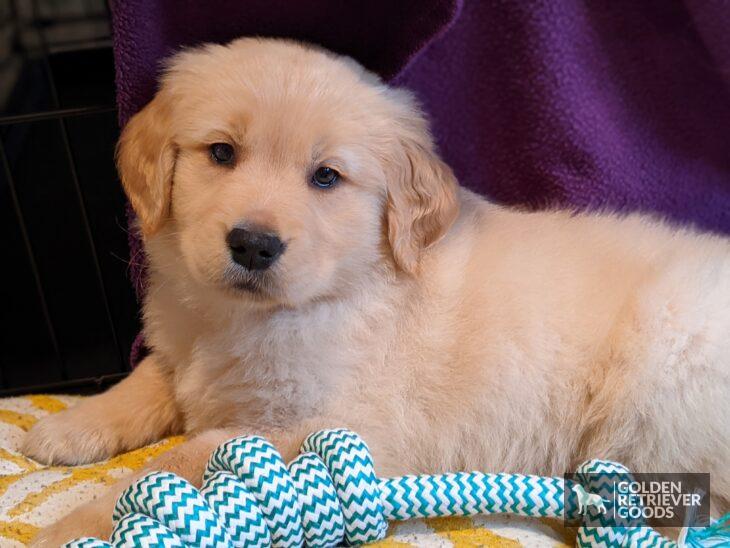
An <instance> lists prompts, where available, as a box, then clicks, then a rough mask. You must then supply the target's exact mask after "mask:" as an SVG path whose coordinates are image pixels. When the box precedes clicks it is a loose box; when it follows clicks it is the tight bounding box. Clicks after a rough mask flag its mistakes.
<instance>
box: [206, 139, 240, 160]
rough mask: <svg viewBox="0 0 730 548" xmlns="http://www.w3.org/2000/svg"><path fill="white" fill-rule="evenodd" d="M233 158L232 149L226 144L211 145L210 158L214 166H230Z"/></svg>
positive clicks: (233, 152)
mask: <svg viewBox="0 0 730 548" xmlns="http://www.w3.org/2000/svg"><path fill="white" fill-rule="evenodd" d="M234 156H235V151H234V150H233V147H232V146H231V145H229V144H228V143H213V144H212V145H210V157H211V158H213V161H214V162H215V163H216V164H224V165H228V164H232V163H233V160H234Z"/></svg>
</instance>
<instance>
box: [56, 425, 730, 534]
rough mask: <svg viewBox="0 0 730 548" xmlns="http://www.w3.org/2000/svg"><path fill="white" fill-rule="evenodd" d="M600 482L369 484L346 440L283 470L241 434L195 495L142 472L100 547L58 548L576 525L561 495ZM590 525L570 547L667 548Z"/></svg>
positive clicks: (365, 455)
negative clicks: (398, 529)
mask: <svg viewBox="0 0 730 548" xmlns="http://www.w3.org/2000/svg"><path fill="white" fill-rule="evenodd" d="M604 472H619V473H628V470H626V468H624V467H623V466H621V465H620V464H616V463H612V462H608V461H599V460H592V461H588V462H586V463H584V464H583V465H581V467H580V469H579V471H578V474H577V477H578V479H579V482H572V481H566V480H564V479H563V478H557V477H540V476H526V475H521V474H483V473H481V472H468V473H467V472H458V473H452V474H439V475H408V476H401V477H396V478H377V477H376V476H375V471H374V467H373V461H372V458H371V457H370V452H369V450H368V447H367V445H366V444H365V442H364V441H363V440H362V439H361V438H360V437H359V436H357V434H354V433H353V432H350V431H348V430H344V429H338V430H322V431H320V432H316V433H314V434H312V435H310V436H309V437H308V438H307V439H306V440H305V442H304V444H303V445H302V448H301V454H300V455H299V456H298V457H297V458H295V459H294V460H293V461H292V462H291V463H289V466H288V467H287V466H286V465H285V464H284V461H283V460H282V458H281V456H280V455H279V453H278V452H277V451H276V449H275V448H274V447H273V445H271V444H270V443H269V442H268V441H266V440H265V439H264V438H261V437H259V436H247V437H241V438H235V439H232V440H229V441H227V442H226V443H224V444H223V445H221V446H220V447H218V448H217V449H216V450H215V452H214V453H213V455H212V456H211V458H210V461H209V462H208V466H207V468H206V470H205V474H204V476H203V487H202V488H201V489H200V491H198V490H197V489H195V487H193V486H192V485H191V484H190V483H188V482H187V481H186V480H184V479H182V478H180V477H178V476H176V475H174V474H170V473H166V472H153V473H150V474H147V475H146V476H144V477H142V478H141V479H139V480H138V481H137V482H135V483H134V484H132V485H131V486H130V487H129V488H127V489H126V491H124V493H123V494H122V495H121V496H120V497H119V499H118V501H117V504H116V507H115V509H114V515H113V519H114V523H115V526H114V531H113V533H112V536H111V539H110V541H109V542H106V541H101V540H98V539H92V538H81V539H78V540H75V541H71V542H69V543H67V544H66V545H65V547H66V548H105V547H111V546H113V547H131V546H144V547H153V546H154V547H157V546H160V547H165V548H172V547H181V548H186V547H216V548H230V547H243V546H245V547H247V548H248V547H261V548H264V547H269V546H274V547H276V548H293V547H300V546H309V547H317V548H319V547H327V546H338V545H342V544H344V543H346V544H350V545H354V544H365V543H369V542H373V541H377V540H380V539H382V538H383V537H385V533H386V530H387V522H388V521H389V520H406V519H412V518H430V517H442V516H473V515H476V514H501V513H510V514H516V515H520V516H530V517H553V518H568V519H575V520H578V519H580V513H579V512H578V510H579V508H578V504H576V500H577V496H568V497H566V496H565V495H566V489H571V490H574V491H576V495H577V494H578V493H579V492H580V493H582V494H587V495H588V496H596V495H590V494H589V493H588V491H592V490H594V489H596V488H598V490H600V488H601V486H600V485H592V484H591V482H595V481H596V480H595V476H594V475H592V474H595V473H604ZM576 485H580V487H576ZM581 490H582V491H581ZM568 494H570V492H569V493H568ZM566 499H567V500H568V501H569V507H568V508H566V505H565V502H566ZM593 517H594V518H595V516H593ZM600 519H601V518H600V517H599V522H595V521H593V522H592V526H590V527H589V526H586V524H585V523H586V522H584V525H583V526H581V527H580V529H579V531H578V537H577V546H579V547H584V548H589V547H591V548H594V547H598V546H627V547H628V546H630V547H641V546H647V547H649V546H651V547H655V546H657V547H662V548H664V547H666V548H674V547H677V546H679V545H678V544H677V543H675V542H673V541H670V540H668V539H666V538H664V537H662V536H661V535H659V533H657V532H656V531H655V530H654V529H652V528H650V527H623V528H622V527H611V526H610V525H611V524H610V523H607V522H603V521H600ZM728 522H730V515H729V516H726V517H725V518H723V520H722V523H721V524H720V525H719V527H717V526H714V527H715V529H713V530H712V532H711V533H708V532H707V531H704V530H700V531H704V532H702V533H698V534H695V535H694V536H692V534H688V535H687V538H686V539H685V542H684V544H683V545H684V546H720V545H723V544H724V545H727V544H725V543H730V535H729V534H728V533H729V532H728V529H727V525H728ZM596 525H598V526H596ZM708 529H712V528H708Z"/></svg>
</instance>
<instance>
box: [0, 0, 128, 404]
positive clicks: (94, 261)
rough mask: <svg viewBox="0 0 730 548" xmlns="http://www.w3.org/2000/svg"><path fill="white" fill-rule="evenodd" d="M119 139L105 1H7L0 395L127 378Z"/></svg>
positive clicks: (2, 47) (2, 46)
mask: <svg viewBox="0 0 730 548" xmlns="http://www.w3.org/2000/svg"><path fill="white" fill-rule="evenodd" d="M118 134H119V127H118V124H117V114H116V109H115V106H114V66H113V58H112V50H111V39H110V26H109V12H108V7H107V5H106V4H105V2H104V1H103V0H0V223H1V227H2V231H1V232H0V234H2V236H1V237H2V241H3V245H2V258H0V265H2V293H1V294H2V298H1V301H0V304H1V305H2V309H3V311H2V318H3V326H2V342H1V344H0V396H3V395H10V394H13V393H20V392H32V391H69V392H79V391H88V390H90V389H91V390H93V389H94V388H98V387H99V386H101V385H104V384H106V383H108V382H113V381H114V380H116V379H118V378H119V377H121V376H122V375H124V374H125V373H126V372H127V371H128V370H129V350H130V347H131V344H132V341H133V339H134V337H135V335H136V333H137V330H138V329H139V319H138V308H137V304H136V300H135V297H134V292H133V290H132V288H131V285H130V283H129V279H128V266H129V252H128V248H127V233H126V218H125V199H124V195H123V193H122V190H121V186H120V185H119V182H118V179H117V174H116V170H115V167H114V145H115V143H116V140H117V137H118ZM100 377H101V379H100Z"/></svg>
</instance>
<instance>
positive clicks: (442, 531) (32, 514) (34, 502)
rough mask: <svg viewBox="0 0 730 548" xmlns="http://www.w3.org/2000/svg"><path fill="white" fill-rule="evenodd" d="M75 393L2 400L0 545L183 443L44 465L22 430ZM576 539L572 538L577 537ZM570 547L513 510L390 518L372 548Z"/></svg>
mask: <svg viewBox="0 0 730 548" xmlns="http://www.w3.org/2000/svg"><path fill="white" fill-rule="evenodd" d="M76 399H77V398H76V397H73V396H25V397H21V398H6V399H0V547H3V548H5V547H8V548H10V547H17V546H25V544H26V543H28V542H29V541H30V540H31V539H32V538H33V536H34V535H35V534H36V532H37V531H38V530H39V529H41V528H43V527H45V526H47V525H50V524H52V523H53V522H54V521H56V520H57V519H58V518H60V517H61V516H63V515H64V514H66V513H68V512H69V511H71V510H72V509H73V508H75V507H76V506H78V505H79V504H81V503H83V502H85V501H88V500H91V499H93V498H95V497H96V496H98V495H99V494H100V493H101V492H102V491H104V490H105V489H106V488H107V487H108V486H109V485H110V484H112V483H114V482H115V481H116V480H117V479H118V478H120V477H121V476H124V475H126V474H128V473H129V472H131V471H132V470H137V469H139V468H141V467H142V466H144V464H145V463H146V462H147V461H149V460H150V459H152V458H153V457H155V456H157V455H159V454H161V453H163V452H165V451H167V450H168V449H170V448H171V447H174V446H175V445H177V444H178V443H180V442H181V441H182V438H180V437H176V438H170V439H167V440H164V441H162V442H160V443H156V444H154V445H151V446H149V447H144V448H142V449H137V450H136V451H131V452H129V453H124V454H122V455H119V456H117V457H114V458H112V459H110V460H108V461H105V462H100V463H96V464H91V465H87V466H73V467H67V466H43V465H41V464H38V463H37V462H34V461H32V460H30V459H28V458H26V457H24V456H22V455H21V454H20V453H18V451H17V449H18V447H19V446H20V442H21V439H22V437H23V434H24V432H25V431H26V430H27V429H28V428H30V427H31V426H32V425H33V423H35V422H36V421H37V420H38V419H40V418H41V417H43V416H45V415H47V414H49V413H56V412H58V411H61V410H63V409H65V408H66V407H67V406H69V405H72V404H73V402H74V401H75V400H76ZM573 538H574V537H573ZM567 545H572V538H571V536H570V533H568V532H566V531H565V530H563V529H562V528H561V527H560V524H559V523H557V522H550V521H547V520H545V521H540V520H534V519H521V518H516V517H514V516H489V517H486V516H485V517H477V518H439V519H429V520H412V521H409V522H405V523H399V524H392V525H391V527H390V529H389V531H388V537H387V538H386V540H384V541H382V542H380V543H378V544H377V545H374V546H379V547H383V548H387V547H390V546H425V547H437V546H438V547H448V546H455V547H472V546H473V547H476V546H486V547H500V548H502V547H514V546H529V547H532V546H535V547H543V546H550V547H557V546H567Z"/></svg>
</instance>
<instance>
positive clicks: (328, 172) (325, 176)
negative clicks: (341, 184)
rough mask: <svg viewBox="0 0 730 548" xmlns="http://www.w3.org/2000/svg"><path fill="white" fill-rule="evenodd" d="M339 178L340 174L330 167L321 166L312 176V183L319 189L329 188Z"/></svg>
mask: <svg viewBox="0 0 730 548" xmlns="http://www.w3.org/2000/svg"><path fill="white" fill-rule="evenodd" d="M339 178H340V174H339V173H338V172H337V171H336V170H334V169H332V168H331V167H327V166H322V167H320V168H319V169H318V170H317V171H315V172H314V175H312V183H314V185H315V186H318V187H320V188H329V187H331V186H332V185H334V184H335V183H336V182H337V180H338V179H339Z"/></svg>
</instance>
